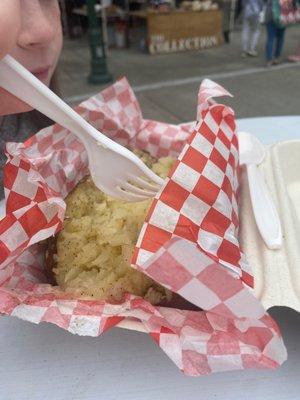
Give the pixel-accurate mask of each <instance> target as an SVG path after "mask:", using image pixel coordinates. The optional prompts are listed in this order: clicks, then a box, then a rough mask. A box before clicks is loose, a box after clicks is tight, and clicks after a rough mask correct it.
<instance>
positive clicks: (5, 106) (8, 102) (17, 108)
mask: <svg viewBox="0 0 300 400" xmlns="http://www.w3.org/2000/svg"><path fill="white" fill-rule="evenodd" d="M32 109H33V108H32V107H31V106H29V105H28V104H26V103H24V102H23V101H21V100H19V99H18V98H17V97H15V96H13V95H12V94H10V93H8V92H7V91H6V90H4V89H0V116H4V115H10V114H19V113H23V112H27V111H31V110H32Z"/></svg>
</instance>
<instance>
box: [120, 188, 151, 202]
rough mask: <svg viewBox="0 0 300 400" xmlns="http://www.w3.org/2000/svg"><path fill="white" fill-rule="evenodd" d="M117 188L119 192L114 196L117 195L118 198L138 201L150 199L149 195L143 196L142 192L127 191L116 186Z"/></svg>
mask: <svg viewBox="0 0 300 400" xmlns="http://www.w3.org/2000/svg"><path fill="white" fill-rule="evenodd" d="M115 190H116V191H117V192H118V195H116V196H114V197H117V198H118V199H122V200H124V201H129V202H136V201H142V200H147V199H149V196H142V195H141V194H136V193H132V192H127V191H125V190H123V189H121V188H120V187H116V188H115Z"/></svg>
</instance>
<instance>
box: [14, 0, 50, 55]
mask: <svg viewBox="0 0 300 400" xmlns="http://www.w3.org/2000/svg"><path fill="white" fill-rule="evenodd" d="M38 3H39V2H37V3H36V5H35V7H32V9H31V10H30V11H31V12H29V11H28V12H27V15H26V17H25V18H24V19H23V23H22V29H21V32H20V35H19V40H18V44H19V45H20V46H21V47H24V48H28V47H33V46H34V47H44V46H47V45H48V44H49V43H51V41H52V40H53V38H54V35H55V26H54V24H51V18H49V16H47V15H46V14H45V13H44V12H43V10H42V8H41V7H40V5H39V4H38Z"/></svg>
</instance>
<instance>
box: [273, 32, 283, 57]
mask: <svg viewBox="0 0 300 400" xmlns="http://www.w3.org/2000/svg"><path fill="white" fill-rule="evenodd" d="M284 34H285V28H276V47H275V58H276V60H278V59H279V58H280V56H281V53H282V49H283V43H284Z"/></svg>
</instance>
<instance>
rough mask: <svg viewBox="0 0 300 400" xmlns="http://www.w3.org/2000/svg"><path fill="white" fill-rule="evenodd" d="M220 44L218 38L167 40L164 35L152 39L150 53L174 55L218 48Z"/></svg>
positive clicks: (201, 37) (200, 37) (198, 37)
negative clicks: (178, 52)
mask: <svg viewBox="0 0 300 400" xmlns="http://www.w3.org/2000/svg"><path fill="white" fill-rule="evenodd" d="M218 43H219V38H218V36H216V35H214V36H196V37H190V38H184V39H169V40H168V39H166V38H165V37H164V36H163V35H153V36H151V38H150V43H149V52H150V53H151V54H157V53H173V52H177V51H185V50H199V49H205V48H209V47H213V46H216V45H217V44H218Z"/></svg>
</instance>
